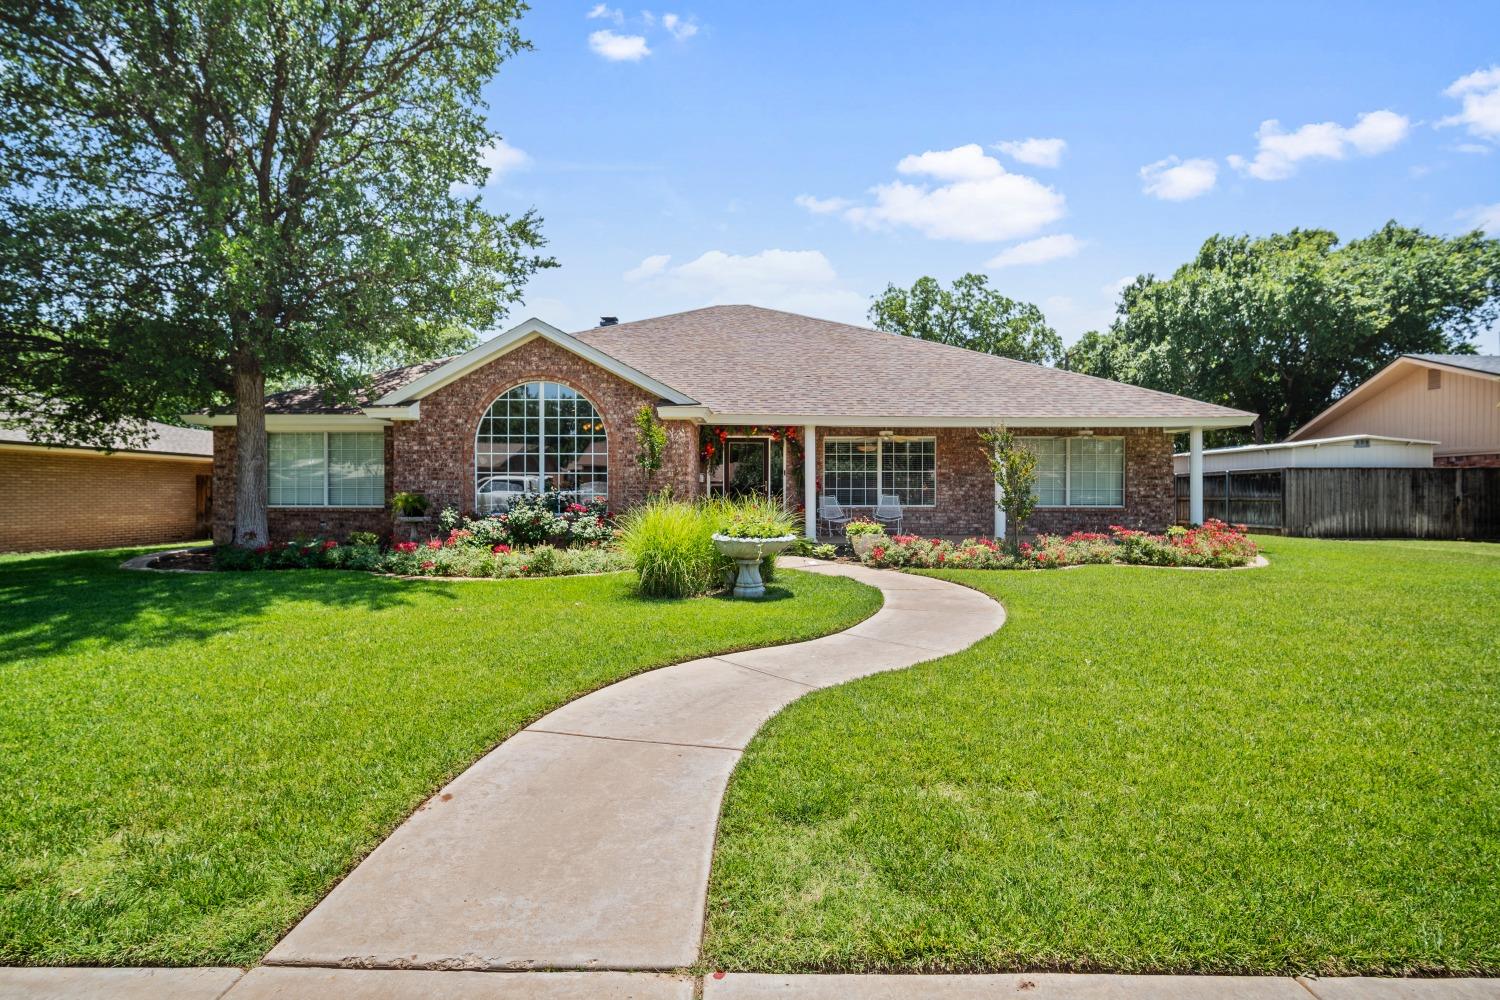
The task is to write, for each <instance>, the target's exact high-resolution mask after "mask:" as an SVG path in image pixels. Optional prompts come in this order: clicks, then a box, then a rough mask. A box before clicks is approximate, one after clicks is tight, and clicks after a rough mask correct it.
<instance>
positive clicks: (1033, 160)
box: [995, 139, 1068, 167]
mask: <svg viewBox="0 0 1500 1000" xmlns="http://www.w3.org/2000/svg"><path fill="white" fill-rule="evenodd" d="M995 148H996V149H998V150H1000V152H1002V153H1004V154H1005V155H1006V156H1009V157H1010V158H1011V159H1013V160H1019V161H1020V162H1021V163H1029V164H1031V165H1032V166H1033V167H1055V166H1057V165H1058V164H1059V163H1061V162H1062V155H1063V150H1065V149H1067V148H1068V144H1067V143H1066V142H1065V141H1063V140H1062V139H1015V140H1013V141H1009V142H997V143H995Z"/></svg>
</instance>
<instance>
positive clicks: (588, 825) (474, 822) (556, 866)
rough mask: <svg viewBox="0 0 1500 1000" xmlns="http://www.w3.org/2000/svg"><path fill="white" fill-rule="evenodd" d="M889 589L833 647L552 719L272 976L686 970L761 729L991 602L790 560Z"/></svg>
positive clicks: (653, 681) (477, 776) (688, 669)
mask: <svg viewBox="0 0 1500 1000" xmlns="http://www.w3.org/2000/svg"><path fill="white" fill-rule="evenodd" d="M783 564H784V565H786V566H788V567H791V568H796V569H802V570H806V571H808V572H813V573H827V574H834V575H838V576H846V577H850V578H851V579H854V580H858V581H860V582H862V583H868V584H870V585H871V586H874V587H878V588H879V589H880V591H881V592H882V594H883V595H884V597H885V603H884V606H883V607H882V608H881V610H880V611H878V612H876V613H875V614H874V615H873V616H871V617H870V618H868V619H866V620H865V621H863V622H861V623H860V624H858V625H856V626H854V627H853V628H851V629H849V630H847V631H845V632H840V633H838V634H836V635H831V636H827V637H825V638H822V639H814V640H812V641H810V642H800V643H795V644H792V645H786V646H775V647H768V648H764V649H757V650H753V651H750V652H745V653H733V654H728V655H725V656H717V657H708V658H705V659H701V660H692V661H689V662H687V663H680V664H677V665H676V666H671V667H664V668H662V669H660V670H654V671H651V672H649V673H644V674H638V675H636V676H635V677H631V678H629V679H627V680H624V681H621V682H619V683H618V684H613V685H611V686H609V687H607V688H603V689H601V690H599V691H596V692H594V693H593V694H590V695H587V696H585V697H583V698H580V699H578V700H577V701H575V702H572V703H570V704H568V705H565V706H563V707H562V708H560V709H558V710H557V711H555V712H553V713H552V714H550V715H548V716H546V717H545V718H543V719H541V720H539V721H538V722H536V723H535V724H534V725H532V726H530V727H528V728H527V729H526V730H524V731H522V732H520V733H518V734H516V735H515V736H513V737H512V738H511V739H509V740H507V741H505V743H503V744H501V745H500V746H499V747H497V748H496V749H495V750H493V751H491V752H490V753H489V754H488V755H486V756H485V757H484V758H482V759H481V760H480V761H479V762H478V763H476V764H475V765H474V766H473V767H471V768H469V769H468V770H467V771H465V772H464V773H463V774H462V775H460V776H459V777H458V778H457V779H456V780H455V781H454V782H453V783H452V784H450V785H449V786H448V787H447V788H445V789H443V790H442V791H441V792H440V793H439V794H438V795H436V796H435V797H433V798H432V799H431V800H429V801H428V802H427V803H426V804H425V805H424V806H422V808H420V809H419V810H418V811H417V812H416V813H415V814H414V815H413V816H412V817H411V818H410V819H408V820H407V821H406V822H405V823H404V824H402V825H401V827H400V828H399V829H397V830H396V832H395V833H394V834H392V835H391V837H390V838H389V839H387V840H386V841H385V842H384V843H383V844H381V845H380V846H379V847H378V848H376V849H375V851H374V852H373V853H372V854H371V855H370V856H369V857H368V858H367V859H366V860H365V861H364V862H363V863H362V864H361V865H360V866H359V867H357V868H356V869H355V870H354V871H353V872H352V873H351V874H350V875H349V877H348V878H346V879H345V880H344V881H343V882H342V883H340V884H339V886H338V887H337V888H335V889H334V890H333V892H332V893H330V894H329V895H328V897H327V898H326V899H324V900H323V901H322V902H321V903H319V904H318V906H317V907H315V908H314V909H313V910H312V912H311V913H309V914H308V915H307V916H306V917H305V918H304V919H303V920H302V922H301V923H300V924H298V925H297V926H296V927H295V928H294V929H293V930H292V932H291V933H290V934H288V935H287V936H286V938H285V939H283V940H282V941H281V943H280V944H278V945H277V946H276V947H275V948H274V949H273V950H272V951H271V953H270V954H269V955H268V956H267V957H266V960H265V961H266V964H267V965H272V966H276V965H281V966H287V965H300V966H325V967H342V968H369V969H475V970H500V969H526V968H543V969H674V968H681V967H683V966H688V965H691V964H692V963H693V962H695V961H696V960H697V958H698V947H699V942H700V939H701V937H702V931H703V912H704V906H705V900H706V896H707V891H708V873H709V862H710V860H711V858H712V854H713V845H714V831H715V826H716V824H717V821H718V815H719V805H720V802H721V800H722V798H723V795H724V788H725V786H726V785H727V783H728V781H729V775H730V772H731V771H733V770H734V766H735V764H736V762H738V760H739V758H740V753H741V751H743V750H744V748H745V745H746V744H747V743H748V742H749V741H750V738H751V737H752V736H754V735H755V732H756V730H758V729H759V728H760V727H761V725H762V724H763V723H764V722H765V721H766V720H767V719H769V718H770V717H771V716H772V715H774V714H775V713H776V712H777V711H779V710H780V709H781V708H782V707H783V706H785V705H786V704H788V703H789V702H791V701H794V700H795V699H797V698H799V697H801V696H802V695H804V694H806V693H807V692H809V691H813V690H816V689H818V688H822V687H828V686H829V685H833V684H840V683H843V682H844V681H847V680H851V679H852V678H855V677H861V676H864V675H866V674H872V673H876V672H879V671H883V670H894V669H897V668H899V667H909V666H911V665H913V664H915V663H920V662H922V661H923V660H930V659H933V658H935V657H939V656H944V655H946V654H948V653H953V652H957V651H958V650H961V649H964V648H965V647H967V646H969V645H971V644H973V643H974V642H976V641H977V640H979V639H982V638H984V637H985V636H987V635H989V634H990V633H991V632H994V631H995V630H996V629H998V628H999V627H1000V626H1001V625H1002V624H1003V623H1004V621H1005V612H1004V611H1003V610H1002V609H1001V607H1000V605H999V604H998V603H996V602H995V601H994V600H992V599H991V598H989V597H987V596H985V595H984V594H981V593H979V592H978V591H974V590H970V589H968V588H967V587H960V586H958V585H956V584H952V583H946V582H944V581H941V580H934V579H930V578H927V577H920V576H908V575H905V574H901V573H894V572H890V571H887V570H872V569H867V568H865V567H862V566H852V565H844V564H835V563H823V562H817V561H815V560H808V559H787V560H784V562H783Z"/></svg>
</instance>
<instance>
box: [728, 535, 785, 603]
mask: <svg viewBox="0 0 1500 1000" xmlns="http://www.w3.org/2000/svg"><path fill="white" fill-rule="evenodd" d="M796 540H797V536H796V535H782V536H780V537H778V538H735V537H734V536H732V535H715V536H714V546H715V547H716V548H717V549H718V550H719V551H720V552H722V553H723V554H724V555H726V556H728V557H729V558H731V559H733V560H734V561H735V562H736V563H738V564H739V567H740V571H739V574H738V575H737V576H736V577H735V579H734V596H735V597H748V598H755V597H764V596H766V584H765V581H764V580H762V579H761V578H760V561H761V560H762V559H764V558H765V557H766V556H774V555H775V554H776V553H778V552H780V551H781V550H782V549H784V548H786V547H787V546H788V545H790V544H792V543H793V542H795V541H796Z"/></svg>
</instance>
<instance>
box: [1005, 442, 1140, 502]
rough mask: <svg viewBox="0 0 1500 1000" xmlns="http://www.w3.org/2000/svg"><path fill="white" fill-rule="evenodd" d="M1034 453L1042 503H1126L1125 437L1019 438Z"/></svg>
mask: <svg viewBox="0 0 1500 1000" xmlns="http://www.w3.org/2000/svg"><path fill="white" fill-rule="evenodd" d="M1020 440H1021V443H1022V444H1024V445H1025V446H1026V447H1027V448H1029V449H1030V450H1031V452H1032V453H1033V454H1034V455H1036V486H1035V487H1034V488H1033V490H1032V492H1033V494H1035V496H1036V498H1037V504H1038V506H1042V507H1123V506H1125V439H1124V438H1117V437H1084V436H1079V437H1026V438H1021V439H1020Z"/></svg>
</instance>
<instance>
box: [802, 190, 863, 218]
mask: <svg viewBox="0 0 1500 1000" xmlns="http://www.w3.org/2000/svg"><path fill="white" fill-rule="evenodd" d="M792 201H793V202H794V203H796V204H797V205H798V206H799V207H801V208H805V209H807V210H808V211H809V212H811V213H812V214H813V215H832V214H833V213H834V212H842V211H843V210H844V209H846V208H848V207H849V206H850V205H851V204H853V202H851V201H850V200H849V199H848V198H817V197H814V196H813V195H810V194H799V195H798V196H797V197H795V198H793V199H792Z"/></svg>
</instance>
